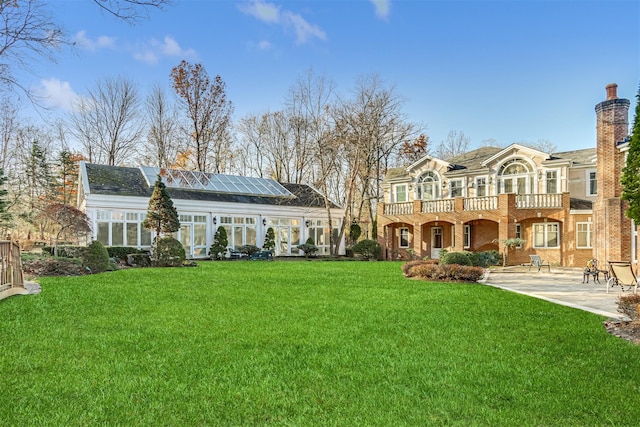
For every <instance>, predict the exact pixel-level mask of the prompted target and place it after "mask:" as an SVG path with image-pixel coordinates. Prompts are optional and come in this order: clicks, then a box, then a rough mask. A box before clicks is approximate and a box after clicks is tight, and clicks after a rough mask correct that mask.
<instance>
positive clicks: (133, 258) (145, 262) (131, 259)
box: [127, 253, 151, 267]
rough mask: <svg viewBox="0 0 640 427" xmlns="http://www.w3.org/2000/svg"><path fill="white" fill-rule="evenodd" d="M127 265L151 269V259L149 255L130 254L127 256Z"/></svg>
mask: <svg viewBox="0 0 640 427" xmlns="http://www.w3.org/2000/svg"><path fill="white" fill-rule="evenodd" d="M127 265H130V266H132V267H151V257H150V256H149V254H146V253H140V254H129V255H127Z"/></svg>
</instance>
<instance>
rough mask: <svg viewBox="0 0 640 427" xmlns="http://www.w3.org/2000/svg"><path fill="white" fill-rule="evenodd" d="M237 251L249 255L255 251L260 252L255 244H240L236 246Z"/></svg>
mask: <svg viewBox="0 0 640 427" xmlns="http://www.w3.org/2000/svg"><path fill="white" fill-rule="evenodd" d="M238 252H242V253H243V254H246V255H248V256H251V255H253V254H255V253H256V252H260V248H259V247H257V246H256V245H242V246H240V247H239V248H238Z"/></svg>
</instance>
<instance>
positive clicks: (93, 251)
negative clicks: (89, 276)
mask: <svg viewBox="0 0 640 427" xmlns="http://www.w3.org/2000/svg"><path fill="white" fill-rule="evenodd" d="M83 266H84V267H87V268H89V270H91V272H92V273H102V272H103V271H107V270H108V269H109V253H108V252H107V248H105V247H104V245H103V244H102V243H100V241H99V240H94V241H93V242H91V244H89V246H88V247H87V252H86V254H85V257H84V259H83Z"/></svg>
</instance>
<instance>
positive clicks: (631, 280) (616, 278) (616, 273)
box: [607, 261, 638, 294]
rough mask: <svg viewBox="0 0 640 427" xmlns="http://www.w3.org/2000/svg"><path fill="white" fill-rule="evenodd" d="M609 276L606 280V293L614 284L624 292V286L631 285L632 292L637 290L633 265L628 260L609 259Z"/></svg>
mask: <svg viewBox="0 0 640 427" xmlns="http://www.w3.org/2000/svg"><path fill="white" fill-rule="evenodd" d="M609 269H610V277H609V279H608V280H607V293H609V289H610V288H612V287H614V286H620V290H621V291H623V292H624V287H625V286H626V287H627V288H630V287H633V293H634V294H635V293H637V292H638V279H637V278H636V275H635V273H634V272H633V266H632V265H631V263H630V262H628V261H609Z"/></svg>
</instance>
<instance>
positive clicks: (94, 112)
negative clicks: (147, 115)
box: [71, 77, 142, 165]
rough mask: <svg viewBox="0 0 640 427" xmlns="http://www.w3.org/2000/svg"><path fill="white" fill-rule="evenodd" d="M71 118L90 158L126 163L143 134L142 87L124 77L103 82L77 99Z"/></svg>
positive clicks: (75, 132)
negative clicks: (140, 94) (141, 114)
mask: <svg viewBox="0 0 640 427" xmlns="http://www.w3.org/2000/svg"><path fill="white" fill-rule="evenodd" d="M71 121H72V125H73V128H74V130H73V133H74V134H75V136H76V137H77V138H78V139H79V140H80V142H81V144H82V146H83V148H84V150H85V152H84V153H83V154H84V155H85V157H86V158H87V159H89V161H92V162H97V163H106V164H108V165H120V164H123V163H125V162H126V161H127V160H128V159H130V157H131V155H132V154H133V153H134V151H135V148H136V145H137V144H138V143H139V142H140V139H141V136H142V122H141V120H140V96H139V95H138V90H137V88H136V87H135V85H134V84H133V83H132V82H131V81H130V80H128V79H126V78H124V77H118V78H115V79H106V80H104V81H99V82H98V83H97V84H96V87H95V88H94V89H92V90H90V91H89V92H88V94H87V96H86V97H84V98H80V100H79V101H78V102H77V104H76V106H75V110H74V112H73V113H72V116H71Z"/></svg>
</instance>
